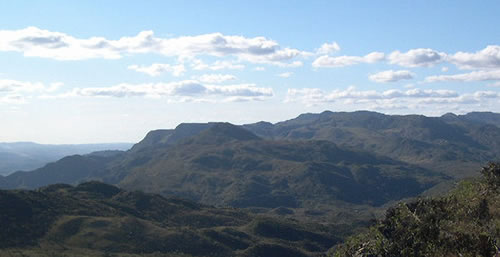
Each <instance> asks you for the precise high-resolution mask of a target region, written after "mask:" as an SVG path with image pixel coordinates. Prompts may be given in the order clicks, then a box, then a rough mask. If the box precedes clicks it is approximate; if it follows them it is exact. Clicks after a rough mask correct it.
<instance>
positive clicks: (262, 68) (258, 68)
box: [254, 66, 266, 71]
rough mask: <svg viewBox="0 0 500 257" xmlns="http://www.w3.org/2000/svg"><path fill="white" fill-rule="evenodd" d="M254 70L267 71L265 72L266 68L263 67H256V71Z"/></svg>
mask: <svg viewBox="0 0 500 257" xmlns="http://www.w3.org/2000/svg"><path fill="white" fill-rule="evenodd" d="M254 70H256V71H265V70H266V68H264V67H262V66H259V67H255V69H254Z"/></svg>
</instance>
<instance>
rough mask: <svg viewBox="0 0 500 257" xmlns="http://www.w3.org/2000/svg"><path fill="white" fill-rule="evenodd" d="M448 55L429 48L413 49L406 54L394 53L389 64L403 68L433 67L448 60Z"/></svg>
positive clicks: (390, 56)
mask: <svg viewBox="0 0 500 257" xmlns="http://www.w3.org/2000/svg"><path fill="white" fill-rule="evenodd" d="M446 57H447V55H446V54H445V53H442V52H438V51H436V50H432V49H429V48H418V49H411V50H409V51H408V52H406V53H402V52H400V51H394V52H392V53H391V54H390V55H389V57H388V59H389V63H391V64H397V65H400V66H403V67H431V66H434V65H436V64H438V63H440V62H443V61H445V60H446Z"/></svg>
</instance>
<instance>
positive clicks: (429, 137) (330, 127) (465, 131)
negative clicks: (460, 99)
mask: <svg viewBox="0 0 500 257" xmlns="http://www.w3.org/2000/svg"><path fill="white" fill-rule="evenodd" d="M498 120H499V115H498V114H493V113H477V112H476V113H470V114H467V115H454V114H446V115H444V116H442V117H426V116H423V115H385V114H381V113H376V112H368V111H357V112H329V111H325V112H323V113H320V114H302V115H300V116H298V117H297V118H295V119H291V120H288V121H283V122H279V123H276V124H270V123H264V122H259V123H255V124H248V125H244V126H243V127H244V128H246V129H248V130H250V131H252V132H254V133H255V134H257V135H258V136H261V137H263V138H269V139H274V140H277V139H287V140H328V141H331V142H334V143H336V144H337V145H339V146H347V147H351V148H354V149H358V150H364V151H368V152H376V153H378V154H380V155H385V156H388V157H390V158H393V159H395V160H400V161H403V162H407V163H411V164H414V165H419V166H421V167H424V168H427V169H431V170H434V171H444V172H446V173H447V175H449V176H451V177H454V178H464V177H468V176H471V175H475V174H476V173H475V172H473V171H475V170H477V168H478V167H480V166H481V165H484V164H485V163H486V162H487V161H489V160H498V159H499V158H500V148H499V147H498V146H499V145H500V128H499V127H497V126H496V125H498V124H499V123H497V121H498Z"/></svg>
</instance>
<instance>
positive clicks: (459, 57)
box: [449, 45, 500, 69]
mask: <svg viewBox="0 0 500 257" xmlns="http://www.w3.org/2000/svg"><path fill="white" fill-rule="evenodd" d="M449 59H450V62H451V63H453V64H455V65H457V66H458V67H459V68H461V69H490V68H493V69H498V68H500V46H498V45H490V46H487V47H486V48H484V49H483V50H481V51H478V52H475V53H467V52H458V53H456V54H454V55H452V56H450V58H449Z"/></svg>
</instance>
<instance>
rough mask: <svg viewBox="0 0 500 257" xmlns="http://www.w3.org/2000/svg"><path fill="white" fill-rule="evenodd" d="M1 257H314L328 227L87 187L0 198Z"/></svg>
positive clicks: (325, 242) (331, 238)
mask: <svg viewBox="0 0 500 257" xmlns="http://www.w3.org/2000/svg"><path fill="white" fill-rule="evenodd" d="M0 206H9V208H5V209H3V210H2V211H1V212H0V226H1V228H2V229H1V230H0V254H1V255H2V256H5V255H9V254H10V256H22V254H25V255H29V256H68V255H69V256H103V254H108V255H113V256H124V254H131V255H132V256H135V255H145V256H149V255H151V256H304V257H306V256H319V255H321V253H322V252H324V251H326V250H327V249H328V248H329V247H331V246H332V245H333V244H335V243H336V242H338V238H337V237H336V236H335V235H332V234H329V233H327V232H325V231H328V229H326V227H322V226H320V225H313V226H310V225H306V224H300V223H297V222H295V221H292V220H284V219H281V220H277V219H273V218H266V217H259V216H255V215H253V214H249V213H247V212H244V211H238V210H234V209H217V208H213V207H209V206H205V205H200V204H196V203H193V202H188V201H184V200H178V199H167V198H164V197H161V196H159V195H152V194H145V193H142V192H128V191H123V190H121V189H119V188H117V187H114V186H111V185H107V184H103V183H99V182H87V183H83V184H80V185H78V186H76V187H73V186H70V185H65V184H57V185H52V186H48V187H44V188H41V189H39V190H37V191H22V190H16V191H0Z"/></svg>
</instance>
